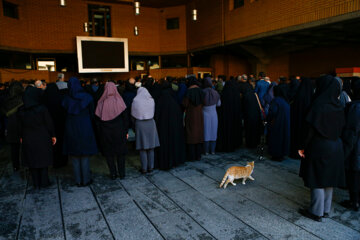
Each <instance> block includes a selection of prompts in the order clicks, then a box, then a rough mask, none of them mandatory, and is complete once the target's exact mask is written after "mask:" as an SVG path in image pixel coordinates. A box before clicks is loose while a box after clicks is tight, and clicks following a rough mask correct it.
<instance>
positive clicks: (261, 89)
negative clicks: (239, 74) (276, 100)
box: [255, 80, 270, 106]
mask: <svg viewBox="0 0 360 240" xmlns="http://www.w3.org/2000/svg"><path fill="white" fill-rule="evenodd" d="M269 86H270V83H268V82H266V81H265V80H260V81H258V82H257V83H256V87H255V92H256V93H257V95H258V96H259V100H260V102H261V104H262V105H263V106H264V101H263V98H264V96H265V94H266V93H267V90H268V88H269Z"/></svg>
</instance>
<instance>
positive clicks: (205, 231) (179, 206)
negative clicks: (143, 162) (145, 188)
mask: <svg viewBox="0 0 360 240" xmlns="http://www.w3.org/2000/svg"><path fill="white" fill-rule="evenodd" d="M146 179H147V180H148V181H149V182H150V183H152V184H153V185H154V186H155V187H156V188H157V189H159V191H160V192H161V193H162V194H164V195H165V196H166V197H167V198H168V199H170V201H172V202H173V203H174V204H175V205H176V206H177V207H178V208H180V209H181V210H182V211H183V212H184V213H185V214H186V215H188V216H189V217H190V218H191V219H192V220H193V221H194V222H195V223H196V224H198V225H199V226H200V227H201V228H202V229H204V231H205V232H206V233H207V234H209V235H210V236H211V237H212V238H214V239H217V238H216V237H215V236H214V235H212V234H211V233H210V232H209V231H208V230H207V229H206V228H204V227H203V226H202V225H201V224H200V223H199V222H198V221H197V220H196V219H195V218H193V217H192V216H191V215H190V214H189V213H187V212H186V211H185V210H184V209H183V208H182V207H181V206H180V205H179V204H177V202H175V201H174V200H173V199H172V198H171V197H169V196H168V195H167V194H165V192H164V191H163V190H161V189H160V188H159V187H158V186H157V185H156V184H155V183H154V182H153V181H152V180H150V179H149V178H148V177H146Z"/></svg>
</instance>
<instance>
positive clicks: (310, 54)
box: [289, 45, 360, 77]
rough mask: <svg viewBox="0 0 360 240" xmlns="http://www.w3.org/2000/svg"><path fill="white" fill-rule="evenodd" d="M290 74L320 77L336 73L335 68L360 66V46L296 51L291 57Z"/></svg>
mask: <svg viewBox="0 0 360 240" xmlns="http://www.w3.org/2000/svg"><path fill="white" fill-rule="evenodd" d="M289 66H290V69H289V72H290V75H302V76H308V77H318V76H319V75H320V74H324V73H325V74H326V73H334V72H335V68H342V67H344V68H345V67H360V46H358V45H348V46H339V47H322V48H313V49H308V50H305V51H300V52H294V53H291V54H290V58H289Z"/></svg>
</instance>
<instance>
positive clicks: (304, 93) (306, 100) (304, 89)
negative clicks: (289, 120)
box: [293, 78, 314, 106]
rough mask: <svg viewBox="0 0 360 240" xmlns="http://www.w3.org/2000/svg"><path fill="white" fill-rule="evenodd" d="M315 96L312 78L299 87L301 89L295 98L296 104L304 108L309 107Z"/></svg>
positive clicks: (302, 82)
mask: <svg viewBox="0 0 360 240" xmlns="http://www.w3.org/2000/svg"><path fill="white" fill-rule="evenodd" d="M313 94H314V88H313V85H312V82H311V79H310V78H304V79H303V80H302V81H301V83H300V86H299V89H298V91H297V93H296V95H295V97H294V102H293V103H294V104H299V105H302V106H309V105H310V103H311V99H312V96H313Z"/></svg>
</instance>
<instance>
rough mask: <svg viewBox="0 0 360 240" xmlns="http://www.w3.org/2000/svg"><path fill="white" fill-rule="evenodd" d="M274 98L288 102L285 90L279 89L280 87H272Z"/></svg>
mask: <svg viewBox="0 0 360 240" xmlns="http://www.w3.org/2000/svg"><path fill="white" fill-rule="evenodd" d="M274 96H275V97H281V98H283V99H284V100H285V101H288V98H287V92H286V89H285V88H283V87H281V86H280V85H278V86H275V87H274Z"/></svg>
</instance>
